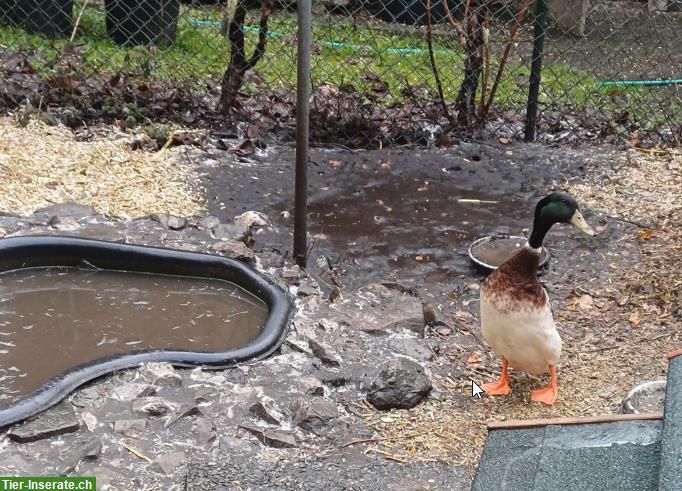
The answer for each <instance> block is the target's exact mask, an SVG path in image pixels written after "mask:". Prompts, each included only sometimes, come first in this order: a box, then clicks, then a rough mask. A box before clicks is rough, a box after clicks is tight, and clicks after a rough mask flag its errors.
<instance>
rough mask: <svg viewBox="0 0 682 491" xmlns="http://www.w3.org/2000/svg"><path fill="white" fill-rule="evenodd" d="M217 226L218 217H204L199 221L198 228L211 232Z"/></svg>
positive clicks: (218, 223) (218, 222)
mask: <svg viewBox="0 0 682 491" xmlns="http://www.w3.org/2000/svg"><path fill="white" fill-rule="evenodd" d="M218 225H220V220H219V219H218V217H214V216H213V215H208V216H205V217H203V218H202V219H201V220H199V228H201V229H203V230H211V231H212V230H213V229H214V228H216V227H217V226H218Z"/></svg>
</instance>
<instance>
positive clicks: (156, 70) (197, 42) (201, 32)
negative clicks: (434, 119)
mask: <svg viewBox="0 0 682 491" xmlns="http://www.w3.org/2000/svg"><path fill="white" fill-rule="evenodd" d="M82 5H83V3H82V1H77V2H76V3H75V5H74V17H75V16H77V14H78V12H80V9H81V8H82ZM181 8H182V11H181V15H180V20H179V24H178V31H177V40H176V42H175V43H174V44H173V45H172V46H170V47H132V48H122V47H120V46H117V45H116V44H114V43H112V42H111V41H109V39H108V38H107V36H106V30H105V22H104V10H103V6H102V5H101V4H92V3H89V4H88V5H87V6H86V8H85V10H84V13H83V16H82V19H81V22H80V28H79V32H78V33H77V36H76V41H77V42H78V43H81V44H83V45H84V48H85V52H84V59H85V66H84V67H83V68H84V69H85V70H91V71H92V72H98V71H112V72H115V71H118V70H122V71H127V72H128V73H133V74H139V75H141V76H144V77H146V78H152V79H157V80H168V81H172V82H189V83H199V82H200V81H205V80H210V79H212V80H217V79H219V77H220V76H221V74H222V72H223V70H224V69H225V66H226V63H227V61H228V59H229V46H228V43H227V41H226V40H225V39H224V38H223V37H222V36H221V35H220V33H219V28H218V26H217V24H218V23H219V21H220V18H221V16H222V11H221V9H220V8H217V7H210V6H205V7H200V8H197V7H190V6H186V5H183V6H182V7H181ZM257 15H258V13H257V12H250V13H249V17H248V18H247V22H250V25H249V26H248V27H247V33H246V38H247V46H248V47H250V48H251V49H252V47H253V45H254V43H255V40H256V37H257V29H256V27H255V26H256V25H257V24H256V23H257V20H258V19H257ZM377 25H378V24H377ZM270 31H271V36H270V41H269V46H268V47H267V49H266V55H265V57H264V59H263V60H261V62H260V64H259V65H258V66H257V71H258V73H259V75H260V76H261V77H262V78H263V80H264V82H265V84H266V86H268V87H270V88H271V89H277V88H279V86H281V85H284V86H291V87H293V86H294V85H295V81H296V39H295V32H296V17H295V15H292V14H288V13H284V12H277V13H276V14H275V15H273V17H272V18H271V20H270ZM313 38H314V42H315V46H314V52H313V59H312V66H313V74H312V82H313V86H319V85H321V84H323V83H331V84H334V85H338V86H341V85H346V84H352V85H353V86H354V87H355V88H356V89H357V90H358V91H359V92H360V93H362V94H372V89H373V87H374V86H375V85H376V82H375V81H374V80H372V78H371V77H372V74H376V75H377V76H378V77H379V78H380V79H381V82H383V84H384V85H385V86H386V88H387V90H385V91H379V92H374V97H372V100H373V101H374V103H375V104H379V105H382V106H385V105H389V104H392V103H396V102H398V103H399V102H402V101H404V100H405V96H404V94H403V90H404V89H406V88H407V87H408V86H423V87H426V88H427V91H428V95H429V97H431V98H435V97H436V90H435V89H436V84H435V81H434V78H433V74H432V71H431V67H430V64H429V61H428V54H427V51H426V50H427V44H426V38H425V36H424V35H423V34H422V33H420V32H418V31H417V30H410V31H407V32H404V31H403V32H399V31H387V30H386V29H378V28H374V27H373V26H371V25H370V24H369V23H366V24H358V25H357V26H354V25H352V24H350V23H349V22H348V20H346V19H341V20H339V18H338V17H329V18H328V20H327V21H326V22H325V23H316V24H315V27H314V34H313ZM65 42H66V41H65V40H50V39H46V38H44V37H42V36H39V35H32V34H28V33H26V32H24V31H23V30H22V29H19V28H12V27H7V26H0V45H1V46H3V47H6V48H8V49H10V50H15V51H18V50H21V49H24V48H30V49H32V50H33V51H34V52H35V53H36V56H35V57H33V58H32V63H33V64H34V67H35V68H36V69H37V70H39V71H40V72H44V73H45V74H46V75H49V73H50V72H51V71H52V70H53V69H54V66H55V62H56V60H57V59H58V58H59V53H60V51H61V49H62V48H63V46H64V43H65ZM434 47H435V53H434V55H435V59H436V63H437V66H438V68H439V70H440V74H441V78H442V80H443V89H444V92H445V97H446V98H447V99H454V98H455V97H456V95H457V91H458V89H459V85H460V83H461V79H462V67H463V59H464V53H463V50H462V48H461V46H459V44H458V43H457V41H456V40H455V38H454V37H452V36H447V35H444V34H442V32H441V33H437V34H434ZM247 51H248V48H247ZM494 51H495V52H496V53H497V54H498V55H499V52H500V50H499V49H494ZM497 61H498V60H497V56H496V55H493V60H492V63H491V66H492V70H493V71H494V70H495V69H496V66H497ZM370 72H371V73H370ZM528 74H529V70H528V67H527V63H525V62H524V61H523V60H522V59H520V58H519V57H516V58H514V56H512V57H511V58H510V61H509V63H508V67H507V70H506V71H505V74H504V76H503V77H502V80H501V83H500V87H499V90H498V94H497V97H496V102H497V104H498V105H499V106H500V107H501V108H502V109H503V110H506V109H519V108H522V107H524V106H525V103H526V99H527V79H528ZM491 78H493V77H492V76H491ZM597 82H598V80H597V79H595V78H594V77H591V76H590V75H588V74H586V73H584V72H581V71H579V70H575V69H572V68H570V67H568V66H566V65H564V64H561V63H548V64H546V65H545V67H544V69H543V82H542V92H541V102H542V103H543V104H544V105H545V106H550V107H557V108H558V107H568V108H571V109H580V108H584V107H588V106H592V107H600V108H608V109H610V110H611V111H612V112H616V111H618V110H619V103H618V101H617V100H615V99H617V98H615V99H614V97H613V94H612V93H610V92H609V91H608V90H607V89H599V88H598V87H597ZM491 83H492V80H491ZM244 90H245V91H247V92H249V91H255V90H262V87H253V86H249V85H248V84H247V86H245V87H244ZM619 94H620V95H621V97H620V99H622V98H623V97H625V98H627V99H628V100H629V101H635V102H637V104H636V105H635V107H636V108H639V109H635V110H632V109H631V111H630V112H631V118H637V117H639V118H641V119H642V121H649V120H650V119H651V118H652V111H651V106H656V105H660V106H661V107H667V104H668V103H667V102H665V100H664V97H663V96H661V94H664V91H661V90H657V89H653V90H652V89H648V88H638V87H633V88H627V89H619ZM673 103H674V101H673ZM629 106H632V104H629ZM678 106H679V101H678ZM675 110H676V112H674V113H672V114H680V113H682V107H677V108H675ZM637 113H639V114H637Z"/></svg>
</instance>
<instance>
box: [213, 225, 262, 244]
mask: <svg viewBox="0 0 682 491" xmlns="http://www.w3.org/2000/svg"><path fill="white" fill-rule="evenodd" d="M213 237H215V238H216V239H218V240H238V241H241V242H244V243H245V244H249V243H250V242H251V241H252V240H253V237H252V235H251V229H250V228H249V227H243V226H237V225H232V224H231V223H221V224H219V225H218V226H216V227H215V228H214V229H213Z"/></svg>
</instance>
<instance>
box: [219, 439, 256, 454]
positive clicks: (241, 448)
mask: <svg viewBox="0 0 682 491" xmlns="http://www.w3.org/2000/svg"><path fill="white" fill-rule="evenodd" d="M220 449H221V450H230V451H231V452H234V453H236V454H251V453H254V452H255V451H256V447H255V446H254V445H252V444H251V443H250V442H248V441H247V440H243V439H241V438H234V437H232V436H222V437H220Z"/></svg>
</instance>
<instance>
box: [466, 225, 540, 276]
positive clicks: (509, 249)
mask: <svg viewBox="0 0 682 491" xmlns="http://www.w3.org/2000/svg"><path fill="white" fill-rule="evenodd" d="M527 240H528V239H527V238H525V237H521V236H519V235H506V234H495V235H488V236H485V237H481V238H480V239H476V240H475V241H473V242H472V243H471V245H470V246H469V259H471V262H473V263H474V264H475V265H476V266H478V267H479V268H481V269H484V270H488V271H494V270H496V269H497V268H498V267H499V266H500V265H501V264H502V263H504V262H505V261H506V260H507V259H509V258H510V257H512V256H513V255H514V254H515V253H516V251H518V250H519V247H521V246H522V245H523V244H525V243H526V241H527ZM547 261H549V252H547V249H545V248H544V247H543V248H542V255H541V257H540V267H542V266H544V265H546V264H547Z"/></svg>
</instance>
